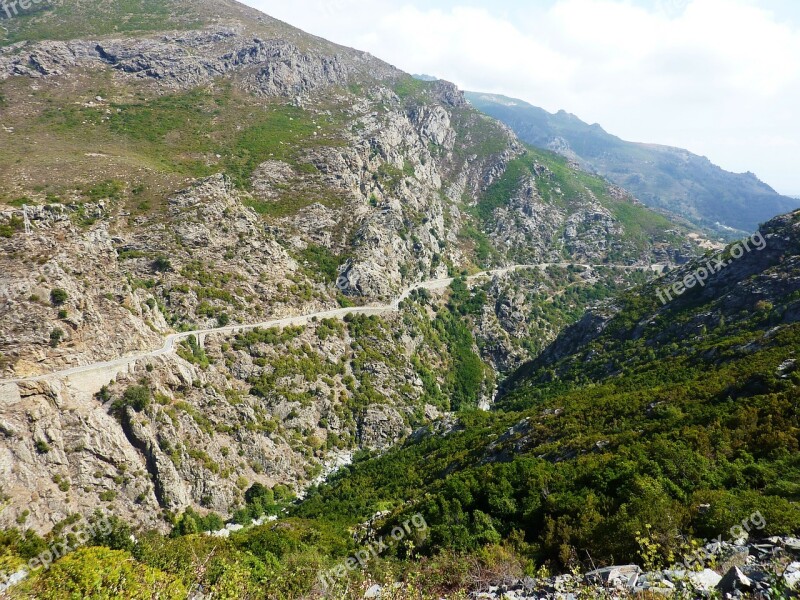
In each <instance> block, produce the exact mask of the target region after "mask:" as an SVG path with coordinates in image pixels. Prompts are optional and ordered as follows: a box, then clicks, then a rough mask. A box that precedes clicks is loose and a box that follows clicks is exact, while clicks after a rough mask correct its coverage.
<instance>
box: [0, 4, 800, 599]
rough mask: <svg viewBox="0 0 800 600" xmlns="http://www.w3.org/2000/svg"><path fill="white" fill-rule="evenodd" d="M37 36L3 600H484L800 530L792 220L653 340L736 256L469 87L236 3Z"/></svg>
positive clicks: (99, 19)
mask: <svg viewBox="0 0 800 600" xmlns="http://www.w3.org/2000/svg"><path fill="white" fill-rule="evenodd" d="M30 6H31V7H32V8H31V9H30V12H25V13H24V14H17V15H14V16H13V18H9V19H4V20H3V22H2V25H3V31H5V32H6V43H4V45H3V46H2V48H0V98H2V100H1V101H0V111H1V112H0V125H2V127H0V528H2V529H0V595H10V596H11V597H18V598H64V597H75V598H78V597H80V598H101V597H108V596H109V594H110V595H113V596H119V597H125V598H137V599H138V598H142V599H144V598H153V597H159V598H170V599H172V598H175V599H177V598H181V599H184V598H187V597H191V598H200V597H203V598H237V599H239V598H241V599H251V598H252V599H256V598H258V599H262V598H263V599H266V598H269V599H274V598H285V599H289V598H292V599H294V598H309V597H321V596H322V595H325V590H324V589H323V587H324V586H328V587H329V588H330V587H333V588H334V589H333V590H331V589H328V590H327V591H328V592H331V593H329V594H327V595H328V596H329V597H330V596H333V597H341V598H358V599H361V598H364V597H365V595H367V597H375V596H376V594H377V593H378V592H377V591H376V589H375V588H374V584H376V583H383V584H386V585H390V586H392V590H393V591H392V594H393V595H394V596H395V597H398V598H400V599H402V600H406V599H409V600H410V599H411V598H417V599H418V598H420V597H422V596H423V593H424V594H428V597H437V598H439V597H463V596H464V595H467V594H478V593H479V592H482V591H484V589H489V588H488V586H489V585H494V586H496V585H498V584H500V583H503V582H505V581H507V580H509V579H511V578H512V577H523V576H524V575H525V574H528V575H536V576H537V577H539V576H541V577H544V576H545V575H546V574H547V573H546V571H547V570H548V569H550V570H552V571H553V572H554V573H555V572H558V571H560V570H562V569H573V568H574V569H576V570H577V569H579V568H580V566H581V565H580V564H579V563H580V561H581V560H583V558H584V555H583V554H581V553H585V550H590V551H591V552H592V558H595V557H596V558H597V559H598V560H602V561H604V562H608V561H610V560H611V557H614V558H617V557H619V558H620V559H622V558H625V559H627V558H628V557H631V559H633V558H636V559H637V560H639V559H642V558H643V557H646V558H647V559H648V560H649V561H651V562H652V563H655V562H657V561H663V560H665V559H666V558H668V557H669V553H670V551H675V550H676V542H675V540H678V539H686V540H687V541H686V545H687V546H688V545H690V544H692V543H696V539H695V537H696V535H695V534H697V535H705V534H706V532H712V533H714V535H718V534H719V533H720V528H721V527H727V526H729V525H730V523H731V521H733V520H735V519H738V518H740V517H741V515H742V514H743V513H744V512H745V511H746V510H747V509H748V508H754V507H757V508H758V509H759V510H761V511H762V512H763V513H764V515H765V516H766V517H767V518H768V520H769V528H768V530H767V531H766V532H765V533H770V534H771V533H775V534H781V535H783V534H788V533H791V532H793V531H794V530H796V529H797V524H798V523H797V519H796V505H795V504H793V502H796V495H797V490H796V479H797V477H796V475H797V474H796V471H797V465H796V460H795V457H796V454H797V452H796V450H797V444H796V427H797V424H796V411H795V410H794V404H793V396H792V394H794V390H795V389H796V381H795V380H796V377H795V374H794V371H793V370H792V369H793V367H792V365H791V364H790V363H789V362H788V361H790V359H791V353H792V352H793V348H794V346H795V345H796V344H795V339H794V337H792V336H793V335H794V329H793V327H794V325H795V322H794V321H795V313H796V310H795V303H796V300H795V298H794V296H795V288H796V281H795V279H796V273H795V263H796V262H797V260H796V255H797V251H796V239H797V231H796V223H795V221H796V216H795V215H790V216H787V217H785V218H784V219H783V220H777V221H773V222H772V223H771V224H770V225H769V226H768V227H767V228H765V229H764V230H763V233H764V239H766V242H767V247H766V249H759V248H761V244H757V243H756V241H753V242H752V243H751V252H748V253H747V255H746V256H743V257H742V258H740V259H739V260H738V262H736V263H735V264H732V265H730V266H728V267H727V268H726V269H725V270H724V271H723V272H720V273H716V274H715V276H714V278H713V279H710V278H707V281H705V284H706V285H705V286H704V288H703V289H704V290H705V291H704V292H703V293H704V294H710V295H709V296H708V297H706V296H702V297H700V298H698V297H697V296H696V295H694V294H692V293H688V292H687V293H686V294H683V295H680V296H679V297H678V298H677V299H676V300H674V301H673V302H672V303H670V305H669V306H668V307H666V308H662V307H660V305H659V301H658V299H657V297H658V293H657V292H659V291H662V292H663V290H662V288H661V286H666V285H667V284H672V283H673V282H675V281H677V279H678V278H680V277H685V276H686V273H688V272H689V270H691V269H695V268H699V265H700V264H701V263H698V262H695V261H698V260H700V257H704V255H705V253H706V252H712V251H713V250H714V248H715V246H714V244H713V243H711V242H709V241H708V240H706V239H703V237H702V235H701V234H700V232H699V231H698V230H697V229H696V228H694V227H692V226H689V225H686V224H685V223H684V222H683V221H682V220H677V219H675V220H673V219H672V218H670V217H668V216H665V214H662V212H656V211H653V210H651V209H650V208H648V207H646V206H645V205H643V204H642V203H640V202H639V201H637V200H636V199H634V198H633V197H632V196H631V195H630V194H629V193H628V192H627V191H625V190H624V189H623V188H621V187H619V186H617V185H615V184H612V183H609V182H608V181H607V180H605V179H604V178H602V177H599V176H597V175H593V174H590V173H588V172H586V171H583V170H581V169H580V168H579V167H578V166H577V165H576V164H575V162H574V161H572V160H570V159H567V158H565V157H563V156H560V155H559V154H557V153H554V152H552V151H549V150H543V149H537V148H535V147H532V146H527V145H525V144H524V143H522V142H521V141H520V140H519V139H518V138H517V137H516V135H515V134H514V133H513V132H512V131H511V130H510V129H509V128H508V127H506V126H505V125H503V124H501V123H500V122H498V121H496V120H494V119H492V118H490V117H487V116H486V115H483V114H481V113H480V112H479V111H477V110H476V109H475V108H474V107H472V106H470V104H469V103H468V102H467V101H466V99H465V98H464V95H463V93H462V92H461V91H460V90H458V89H457V88H456V87H455V86H453V85H452V84H449V83H447V82H442V81H419V80H417V79H414V78H413V77H411V76H409V75H407V74H405V73H403V72H401V71H399V70H398V69H396V68H394V67H392V66H391V65H388V64H386V63H384V62H382V61H381V60H379V59H377V58H375V57H373V56H370V55H368V54H366V53H363V52H359V51H357V50H353V49H349V48H344V47H341V46H337V45H335V44H332V43H330V42H327V41H325V40H322V39H319V38H316V37H314V36H311V35H308V34H305V33H303V32H301V31H299V30H297V29H295V28H293V27H291V26H289V25H287V24H284V23H281V22H279V21H277V20H275V19H272V18H270V17H268V16H266V15H263V14H261V13H259V12H257V11H254V10H252V9H249V8H246V7H244V6H242V5H240V4H237V3H235V2H227V1H224V2H210V1H203V0H172V1H165V0H158V1H156V0H125V1H113V2H112V1H110V0H102V1H100V2H85V1H84V0H61V1H58V2H56V1H55V0H54V1H53V2H49V3H48V2H42V3H38V4H32V5H30ZM26 10H28V9H26ZM729 252H730V253H731V254H733V252H734V251H733V250H732V249H731V250H729ZM725 259H726V260H727V256H726V258H725ZM703 260H710V257H705V258H704V259H703ZM754 260H759V261H761V262H753V261H754ZM715 264H716V263H715ZM662 273H666V274H665V275H664V277H665V279H662V280H660V281H658V282H653V280H654V278H655V277H656V276H657V275H659V274H662ZM670 293H672V294H673V295H675V296H678V294H677V292H676V291H674V290H673V292H670ZM695 293H696V290H695ZM692 302H696V304H693V303H692ZM590 307H593V310H592V312H590V313H589V315H590V316H585V315H586V313H587V309H589V308H590ZM704 328H705V329H704ZM664 336H671V337H664ZM775 336H777V337H775ZM576 344H577V345H576ZM587 349H588V350H591V351H585V350H587ZM726 361H727V362H726ZM775 361H781V362H779V363H775ZM584 363H585V368H581V367H580V365H582V364H584ZM774 363H775V364H774ZM776 365H777V366H776ZM628 367H630V368H628ZM626 369H627V370H626ZM737 373H740V374H741V378H737V375H736V374H737ZM650 375H652V377H651V376H650ZM784 375H785V376H786V377H784ZM759 376H760V377H761V379H759ZM728 396H730V398H731V400H730V401H729V400H728ZM654 401H659V402H660V401H663V402H665V406H663V407H662V406H661V405H656V406H654V407H653V408H647V407H648V406H649V403H651V402H654ZM737 401H738V402H737ZM795 404H796V403H795ZM793 411H794V412H793ZM526 419H527V420H526ZM753 424H755V425H757V427H753V426H752V425H753ZM782 449H783V450H782ZM701 504H708V505H709V509H708V517H703V516H702V515H699V512H700V509H698V508H697V506H700V505H701ZM661 517H664V519H662V520H658V519H661ZM636 524H641V525H642V527H644V525H647V524H651V526H652V527H655V530H654V531H653V533H652V535H651V537H647V538H646V539H645V538H643V536H642V535H640V534H637V533H636V530H635V529H634V526H635V525H636ZM667 524H672V525H674V526H675V527H674V528H672V529H669V528H667ZM396 527H400V530H398V529H397V528H396ZM678 527H680V528H681V529H680V532H678V531H677V528H678ZM387 528H388V529H387ZM644 531H647V530H646V529H644ZM678 533H680V534H683V535H684V536H685V537H682V538H681V537H678ZM208 534H213V535H208ZM376 535H377V536H378V537H376ZM381 536H382V537H381ZM389 536H391V538H392V539H393V540H394V541H391V540H390V537H389ZM692 536H694V537H692ZM639 539H644V541H643V542H642V544H641V545H640V544H639V542H638V540H639ZM379 540H380V541H381V544H382V546H379V545H378V541H379ZM769 543H770V544H773V545H772V546H762V549H763V548H768V549H769V550H764V552H766V553H767V554H768V555H769V556H770V557H771V558H772V557H775V560H776V561H777V560H778V559H779V558H778V557H779V556H780V560H783V556H784V555H783V554H780V555H779V551H780V549H779V548H778V547H777V546H778V545H790V544H791V543H792V542H791V541H786V542H784V541H783V539H781V541H779V542H775V541H773V542H769ZM369 544H374V545H373V546H370V545H369ZM367 547H369V548H374V552H372V558H371V559H369V558H365V554H364V553H365V552H366V548H367ZM637 549H638V550H637ZM683 549H684V548H683V546H681V545H680V544H678V548H677V550H683ZM772 549H774V550H775V551H774V552H773V550H772ZM738 552H739V554H738V556H741V554H742V551H741V549H739V551H738ZM353 555H357V556H358V557H360V559H359V560H358V561H357V560H356V559H355V558H348V557H350V556H353ZM573 558H574V560H573ZM356 562H362V563H365V565H366V566H367V568H366V569H365V570H363V571H361V570H358V571H357V570H356V569H355V567H354V565H355V564H356ZM51 563H52V564H51ZM367 563H369V564H367ZM342 565H344V566H342ZM751 566H752V565H751ZM39 567H44V568H39ZM341 573H344V576H342V574H341ZM734 575H735V573H734ZM561 577H562V578H563V577H564V576H561ZM568 577H572V576H571V575H570V576H568ZM559 581H560V582H561V583H563V582H564V581H566V580H563V579H561V580H559ZM570 581H572V579H571V580H570ZM575 581H577V580H575ZM6 582H8V583H9V584H11V587H10V588H8V589H7V588H6V587H5V586H6V585H7V583H6ZM556 583H558V582H556ZM561 583H558V585H561ZM554 585H555V584H554ZM422 586H424V587H425V589H424V590H423V589H422ZM109 590H113V591H109ZM553 593H555V592H553ZM521 595H522V594H520V596H521ZM590 595H591V594H590ZM472 597H476V596H475V595H473V596H472Z"/></svg>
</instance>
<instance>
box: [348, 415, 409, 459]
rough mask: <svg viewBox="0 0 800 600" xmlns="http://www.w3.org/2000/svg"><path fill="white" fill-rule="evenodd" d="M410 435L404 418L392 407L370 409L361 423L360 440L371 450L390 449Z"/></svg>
mask: <svg viewBox="0 0 800 600" xmlns="http://www.w3.org/2000/svg"><path fill="white" fill-rule="evenodd" d="M409 433H411V432H410V431H409V430H407V429H406V427H405V426H404V423H403V418H402V417H401V416H400V415H399V414H398V413H397V411H396V410H395V409H393V408H392V407H390V406H378V405H376V406H370V407H368V408H367V409H366V410H365V411H364V415H363V416H362V417H361V422H360V423H359V439H360V440H361V443H362V444H363V445H364V446H366V447H369V448H378V449H385V448H388V447H389V446H392V445H393V444H394V443H395V442H397V441H398V440H399V439H401V438H402V437H405V436H406V435H408V434H409Z"/></svg>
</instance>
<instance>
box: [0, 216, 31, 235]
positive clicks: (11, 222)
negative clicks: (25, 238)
mask: <svg viewBox="0 0 800 600" xmlns="http://www.w3.org/2000/svg"><path fill="white" fill-rule="evenodd" d="M24 227H25V224H24V222H23V220H22V217H20V216H19V215H11V217H10V218H9V219H8V221H6V222H5V223H0V237H2V238H10V237H11V236H12V235H14V234H15V233H17V232H18V231H22V230H23V229H24Z"/></svg>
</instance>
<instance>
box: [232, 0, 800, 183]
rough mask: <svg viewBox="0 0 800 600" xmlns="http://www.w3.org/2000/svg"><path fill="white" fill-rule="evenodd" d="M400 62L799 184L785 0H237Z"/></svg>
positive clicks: (790, 2)
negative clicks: (242, 0)
mask: <svg viewBox="0 0 800 600" xmlns="http://www.w3.org/2000/svg"><path fill="white" fill-rule="evenodd" d="M245 2H246V3H247V4H250V5H251V6H255V7H256V8H259V9H261V10H263V11H264V12H266V13H267V14H269V15H271V16H273V17H276V18H278V19H281V20H283V21H286V22H288V23H290V24H292V25H296V26H297V27H300V28H301V29H304V30H306V31H308V32H311V33H314V34H317V35H320V36H322V37H325V38H327V39H330V40H332V41H335V42H338V43H341V44H345V45H347V46H352V47H355V48H359V49H362V50H366V51H369V52H371V53H372V54H374V55H376V56H378V57H379V58H382V59H384V60H386V61H388V62H390V63H392V64H394V65H396V66H398V67H399V68H401V69H403V70H404V71H407V72H409V73H426V74H430V75H435V76H437V77H441V78H443V79H448V80H450V81H453V82H455V83H456V84H458V85H459V86H460V87H462V88H463V89H468V90H474V91H484V92H494V93H501V94H506V95H509V96H514V97H517V98H522V99H523V100H526V101H528V102H530V103H531V104H534V105H537V106H541V107H543V108H546V109H548V110H550V111H556V110H559V109H564V110H567V111H569V112H571V113H574V114H576V115H578V116H579V117H581V118H582V119H583V120H585V121H588V122H590V123H593V122H597V123H600V124H601V125H602V126H603V127H604V128H605V129H606V130H607V131H609V132H611V133H614V134H616V135H619V136H620V137H622V138H625V139H629V140H634V141H642V142H655V143H662V144H670V145H674V146H680V147H683V148H688V149H689V150H692V151H693V152H696V153H698V154H703V155H705V156H708V157H709V158H710V159H711V160H712V161H714V162H716V163H717V164H719V165H721V166H722V167H724V168H726V169H728V170H731V171H737V172H742V171H753V172H754V173H756V174H757V175H758V176H759V177H761V178H762V179H763V180H765V181H766V182H767V183H769V184H770V185H772V186H773V187H775V188H776V189H777V190H778V191H780V192H782V193H787V194H793V195H800V118H798V104H800V2H798V1H797V0H527V1H522V0H505V1H501V0H328V1H326V0H245Z"/></svg>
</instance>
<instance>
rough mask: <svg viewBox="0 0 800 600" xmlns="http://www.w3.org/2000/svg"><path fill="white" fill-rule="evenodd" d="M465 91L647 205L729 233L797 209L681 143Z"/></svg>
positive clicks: (524, 133)
mask: <svg viewBox="0 0 800 600" xmlns="http://www.w3.org/2000/svg"><path fill="white" fill-rule="evenodd" d="M466 96H467V99H468V100H469V101H470V103H471V104H472V105H473V106H475V107H476V108H477V109H478V110H480V111H482V112H484V113H486V114H488V115H490V116H492V117H494V118H496V119H499V120H500V121H502V122H503V123H505V124H506V125H508V126H509V127H511V129H513V130H514V132H515V133H516V134H517V135H518V136H519V137H520V138H521V139H522V140H524V141H525V142H527V143H529V144H533V145H534V146H538V147H540V148H548V149H550V150H553V151H555V152H558V153H559V154H563V155H564V156H567V157H569V158H571V159H573V160H575V161H576V162H577V163H578V164H580V165H581V167H582V168H584V169H587V170H589V171H592V172H595V173H598V174H600V175H602V176H603V177H606V178H608V179H609V180H610V181H613V182H614V183H616V184H617V185H620V186H622V187H624V188H625V189H627V190H630V191H631V193H633V195H634V196H636V197H637V198H638V199H639V200H641V201H642V202H644V203H645V204H646V205H648V206H652V207H655V208H659V209H663V210H667V211H670V212H672V213H676V214H678V215H681V216H684V217H686V218H688V219H691V220H692V221H693V222H694V223H696V224H697V225H699V226H702V227H706V228H709V229H712V230H717V231H719V232H720V233H721V234H724V235H726V236H727V237H734V238H735V237H736V235H737V234H739V235H740V234H742V233H749V232H751V231H754V230H755V229H756V228H757V227H758V225H759V224H760V223H763V222H764V221H767V220H768V219H770V218H772V217H774V216H776V215H779V214H781V213H785V212H787V211H789V210H792V209H794V208H796V207H797V206H798V203H797V201H796V199H794V198H789V197H786V196H781V195H780V194H778V193H777V192H775V190H773V189H772V188H771V187H770V186H768V185H767V184H765V183H764V182H762V181H759V179H758V178H757V177H756V176H755V175H753V174H752V173H743V174H737V173H729V172H727V171H724V170H722V169H720V168H719V167H717V166H716V165H714V164H713V163H711V162H710V161H709V160H708V159H707V158H705V157H702V156H697V155H695V154H692V153H691V152H688V151H686V150H682V149H680V148H671V147H668V146H658V145H655V144H638V143H633V142H626V141H624V140H621V139H620V138H618V137H616V136H614V135H611V134H609V133H607V132H606V131H604V130H603V128H602V127H600V126H599V125H597V124H595V125H589V124H587V123H584V122H583V121H581V120H580V119H579V118H578V117H576V116H575V115H571V114H568V113H566V112H564V111H560V112H558V113H555V114H551V113H549V112H547V111H545V110H543V109H541V108H538V107H535V106H532V105H530V104H528V103H526V102H524V101H522V100H517V99H513V98H507V97H505V96H498V95H493V94H483V93H480V92H468V93H467V94H466ZM726 228H733V229H735V230H738V232H737V231H734V232H731V231H726Z"/></svg>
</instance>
